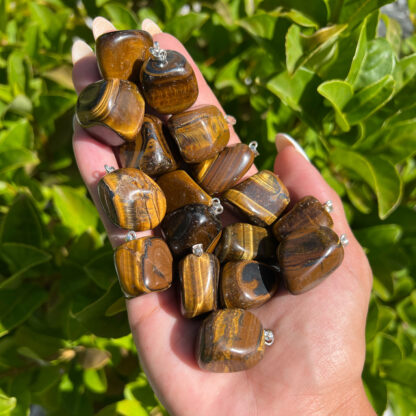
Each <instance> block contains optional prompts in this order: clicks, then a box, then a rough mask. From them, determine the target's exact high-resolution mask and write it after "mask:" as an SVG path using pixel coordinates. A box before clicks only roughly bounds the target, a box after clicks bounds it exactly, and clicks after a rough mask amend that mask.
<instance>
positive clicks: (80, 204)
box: [52, 185, 98, 234]
mask: <svg viewBox="0 0 416 416" xmlns="http://www.w3.org/2000/svg"><path fill="white" fill-rule="evenodd" d="M52 197H53V202H54V204H55V208H56V210H57V212H58V215H59V217H60V219H61V221H62V223H63V224H64V225H66V226H67V227H69V228H71V229H72V230H73V231H74V233H75V234H81V233H83V232H84V231H87V230H88V229H89V228H95V227H96V226H97V221H98V213H97V210H96V209H95V207H94V205H93V204H92V202H91V201H90V200H89V199H88V198H86V197H85V196H83V195H81V194H80V193H79V192H77V191H75V190H74V189H73V188H70V187H69V186H58V185H56V186H54V187H53V189H52Z"/></svg>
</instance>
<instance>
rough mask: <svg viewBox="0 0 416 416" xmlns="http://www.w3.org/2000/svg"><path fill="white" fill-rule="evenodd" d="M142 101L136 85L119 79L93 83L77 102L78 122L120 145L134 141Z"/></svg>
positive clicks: (111, 142)
mask: <svg viewBox="0 0 416 416" xmlns="http://www.w3.org/2000/svg"><path fill="white" fill-rule="evenodd" d="M144 105H145V104H144V100H143V98H142V96H141V95H140V92H139V90H138V88H137V86H136V85H135V84H133V83H132V82H129V81H124V80H119V79H108V80H101V81H97V82H94V83H93V84H90V85H88V86H87V87H86V88H84V89H83V90H82V91H81V93H80V95H79V97H78V102H77V108H76V115H77V118H78V121H79V123H80V125H81V126H82V127H84V128H87V129H88V131H89V132H90V133H91V134H92V135H93V136H94V137H95V138H96V139H97V140H100V141H103V142H104V143H107V144H109V145H110V146H119V145H121V144H122V143H124V141H130V140H135V138H136V137H137V135H138V134H139V132H140V129H141V127H142V122H143V116H144Z"/></svg>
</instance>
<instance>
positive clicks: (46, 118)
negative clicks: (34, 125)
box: [35, 91, 77, 125]
mask: <svg viewBox="0 0 416 416" xmlns="http://www.w3.org/2000/svg"><path fill="white" fill-rule="evenodd" d="M76 101H77V96H76V94H75V93H68V92H64V91H62V92H61V93H49V94H42V95H41V97H40V98H39V105H38V106H37V107H36V108H35V118H36V121H37V122H38V123H39V124H40V125H48V124H50V123H51V122H53V121H54V120H55V119H57V118H58V117H60V116H62V115H63V114H65V112H67V111H68V110H70V109H71V108H73V107H74V106H75V103H76Z"/></svg>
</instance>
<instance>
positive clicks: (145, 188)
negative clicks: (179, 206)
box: [98, 168, 166, 231]
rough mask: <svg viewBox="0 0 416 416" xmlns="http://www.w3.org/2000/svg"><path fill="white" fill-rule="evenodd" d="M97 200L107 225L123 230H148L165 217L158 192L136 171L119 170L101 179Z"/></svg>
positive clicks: (150, 181) (130, 169)
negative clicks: (113, 225)
mask: <svg viewBox="0 0 416 416" xmlns="http://www.w3.org/2000/svg"><path fill="white" fill-rule="evenodd" d="M98 196H99V197H100V202H101V204H102V206H103V209H104V211H105V213H106V214H107V216H108V218H109V219H110V220H111V222H112V223H113V224H115V225H117V226H118V227H121V228H125V229H127V230H134V231H145V230H151V229H153V228H155V227H156V226H158V225H159V223H160V222H161V221H162V219H163V217H164V216H165V213H166V199H165V195H164V194H163V192H162V190H161V189H160V188H159V186H158V185H157V183H156V182H154V181H153V179H151V178H150V177H149V176H147V175H146V174H145V173H143V172H142V171H140V170H138V169H133V168H121V169H117V170H115V171H114V172H111V173H108V174H107V175H105V176H104V177H103V178H101V180H100V182H99V183H98Z"/></svg>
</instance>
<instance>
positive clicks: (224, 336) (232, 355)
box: [196, 309, 264, 373]
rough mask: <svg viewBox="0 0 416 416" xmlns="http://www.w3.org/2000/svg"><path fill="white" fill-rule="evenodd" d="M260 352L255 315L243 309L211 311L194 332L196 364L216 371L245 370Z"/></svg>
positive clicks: (261, 340) (261, 337)
mask: <svg viewBox="0 0 416 416" xmlns="http://www.w3.org/2000/svg"><path fill="white" fill-rule="evenodd" d="M263 355H264V331H263V325H262V324H261V322H260V321H259V319H258V318H257V317H256V316H255V315H253V314H252V313H251V312H249V311H245V310H243V309H224V310H220V311H216V312H212V313H211V314H210V315H209V316H208V317H207V318H205V320H204V322H203V323H202V326H201V328H200V330H199V333H198V338H197V343H196V359H197V362H198V365H199V367H200V368H202V369H204V370H208V371H213V372H216V373H230V372H233V371H242V370H247V369H248V368H250V367H253V366H254V365H256V364H257V363H258V362H259V361H260V360H261V359H262V358H263Z"/></svg>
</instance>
